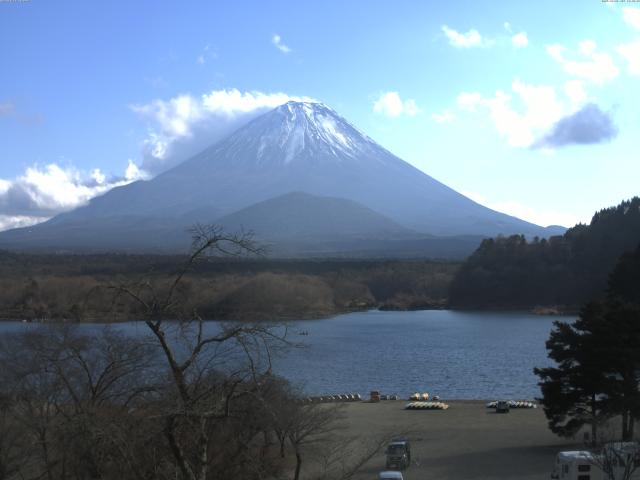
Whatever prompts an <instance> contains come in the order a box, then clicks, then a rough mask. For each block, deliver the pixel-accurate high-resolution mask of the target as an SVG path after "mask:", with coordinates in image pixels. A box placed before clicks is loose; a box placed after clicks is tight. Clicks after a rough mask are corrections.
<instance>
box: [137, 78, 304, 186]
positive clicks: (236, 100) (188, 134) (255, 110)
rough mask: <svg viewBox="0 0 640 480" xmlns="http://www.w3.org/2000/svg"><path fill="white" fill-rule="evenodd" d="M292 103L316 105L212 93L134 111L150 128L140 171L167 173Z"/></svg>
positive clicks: (284, 96)
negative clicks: (268, 112) (259, 118)
mask: <svg viewBox="0 0 640 480" xmlns="http://www.w3.org/2000/svg"><path fill="white" fill-rule="evenodd" d="M291 100H298V101H315V100H314V99H312V98H309V97H296V96H290V95H287V94H285V93H262V92H240V91H239V90H237V89H232V90H213V91H211V92H209V93H205V94H203V95H200V96H199V97H196V96H194V95H191V94H181V95H178V96H176V97H174V98H170V99H168V100H161V99H158V100H154V101H153V102H151V103H149V104H146V105H133V106H131V109H132V110H133V111H134V112H136V113H137V114H139V115H140V116H141V117H142V118H143V119H145V120H146V121H147V122H148V124H149V133H148V136H147V138H146V139H145V140H144V142H143V160H142V164H141V165H140V168H141V169H142V170H144V171H145V172H148V173H150V174H156V173H158V172H160V171H163V170H166V169H167V168H170V167H172V166H174V165H176V164H177V163H179V162H181V161H183V160H185V159H187V158H188V157H190V156H192V155H194V154H196V153H198V152H199V151H201V150H203V149H204V148H206V147H208V146H210V145H212V144H214V143H215V142H216V141H218V140H220V139H222V138H223V137H224V136H226V135H228V134H229V133H231V132H232V131H233V130H235V129H237V128H239V127H240V126H241V125H242V124H244V123H246V122H248V121H249V120H251V119H253V118H255V117H256V116H258V115H260V114H261V113H264V112H266V111H267V110H270V109H272V108H275V107H277V106H279V105H282V104H283V103H286V102H288V101H291Z"/></svg>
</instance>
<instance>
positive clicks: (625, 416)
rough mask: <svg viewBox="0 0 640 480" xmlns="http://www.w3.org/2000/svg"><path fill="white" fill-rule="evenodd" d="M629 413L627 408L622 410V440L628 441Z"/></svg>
mask: <svg viewBox="0 0 640 480" xmlns="http://www.w3.org/2000/svg"><path fill="white" fill-rule="evenodd" d="M628 421H629V413H628V412H627V410H626V409H625V410H623V411H622V441H623V442H626V441H628V439H629V424H628Z"/></svg>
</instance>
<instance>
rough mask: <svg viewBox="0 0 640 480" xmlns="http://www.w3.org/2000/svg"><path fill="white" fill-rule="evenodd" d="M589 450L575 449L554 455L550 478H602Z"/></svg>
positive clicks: (591, 479) (574, 479) (582, 479)
mask: <svg viewBox="0 0 640 480" xmlns="http://www.w3.org/2000/svg"><path fill="white" fill-rule="evenodd" d="M597 465H598V464H597V462H596V459H595V458H594V456H593V454H592V453H591V452H587V451H584V450H576V451H570V452H560V453H558V455H556V463H555V465H554V466H553V472H552V473H551V478H553V479H566V480H602V471H601V470H600V469H599V468H598V466H597Z"/></svg>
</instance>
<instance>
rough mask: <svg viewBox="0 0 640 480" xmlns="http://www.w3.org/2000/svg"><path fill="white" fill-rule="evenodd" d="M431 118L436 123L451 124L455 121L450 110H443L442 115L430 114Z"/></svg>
mask: <svg viewBox="0 0 640 480" xmlns="http://www.w3.org/2000/svg"><path fill="white" fill-rule="evenodd" d="M431 118H432V119H433V120H435V121H436V122H438V123H451V122H453V121H454V120H455V119H456V116H455V115H454V114H453V112H451V110H445V111H443V112H442V113H432V114H431Z"/></svg>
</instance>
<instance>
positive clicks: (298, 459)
mask: <svg viewBox="0 0 640 480" xmlns="http://www.w3.org/2000/svg"><path fill="white" fill-rule="evenodd" d="M301 468H302V455H301V454H300V451H299V450H297V449H296V473H295V474H294V476H293V480H299V478H300V469H301Z"/></svg>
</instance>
